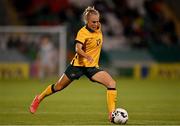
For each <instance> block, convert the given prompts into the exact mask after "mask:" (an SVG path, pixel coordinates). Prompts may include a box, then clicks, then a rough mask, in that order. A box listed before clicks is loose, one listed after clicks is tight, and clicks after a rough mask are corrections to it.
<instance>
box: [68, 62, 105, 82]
mask: <svg viewBox="0 0 180 126" xmlns="http://www.w3.org/2000/svg"><path fill="white" fill-rule="evenodd" d="M99 71H103V70H102V69H100V68H97V67H80V66H72V65H69V66H68V67H67V69H66V71H65V74H66V76H67V77H68V78H69V79H70V80H72V81H73V80H75V79H79V78H80V77H81V76H82V75H85V76H87V77H88V78H89V79H90V80H91V81H93V80H92V79H91V78H92V76H93V75H94V74H96V73H98V72H99Z"/></svg>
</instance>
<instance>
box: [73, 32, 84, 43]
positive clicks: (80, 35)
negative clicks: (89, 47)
mask: <svg viewBox="0 0 180 126" xmlns="http://www.w3.org/2000/svg"><path fill="white" fill-rule="evenodd" d="M75 40H76V41H78V42H80V43H82V44H84V42H85V41H86V35H85V33H84V32H83V31H82V30H80V31H79V32H78V33H77V36H76V39H75Z"/></svg>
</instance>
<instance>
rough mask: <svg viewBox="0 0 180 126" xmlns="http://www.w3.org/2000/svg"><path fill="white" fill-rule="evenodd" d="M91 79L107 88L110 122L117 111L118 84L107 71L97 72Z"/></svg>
mask: <svg viewBox="0 0 180 126" xmlns="http://www.w3.org/2000/svg"><path fill="white" fill-rule="evenodd" d="M91 79H92V80H93V81H96V82H99V83H101V84H103V85H104V86H105V87H106V88H107V106H108V112H109V120H110V121H111V120H112V118H111V113H112V112H113V111H114V110H115V107H116V100H117V91H116V82H115V81H114V79H113V78H112V77H111V76H110V75H109V74H108V73H107V72H106V71H100V72H97V73H96V74H94V75H93V76H92V77H91Z"/></svg>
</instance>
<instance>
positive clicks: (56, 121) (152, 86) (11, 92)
mask: <svg viewBox="0 0 180 126" xmlns="http://www.w3.org/2000/svg"><path fill="white" fill-rule="evenodd" d="M55 81H56V79H52V80H51V81H46V83H45V84H41V83H40V82H39V81H38V80H1V81H0V125H114V124H111V123H110V122H109V121H108V119H107V116H108V115H107V105H106V88H104V87H103V86H101V85H100V84H97V83H92V82H90V81H89V80H88V79H87V78H81V79H80V80H78V81H74V82H73V83H72V84H71V85H70V86H68V87H67V88H66V89H65V90H63V91H61V92H58V93H56V94H54V95H52V96H49V97H47V98H46V99H44V101H43V102H42V103H41V104H40V107H39V109H38V111H37V113H35V114H30V113H29V111H28V107H29V105H30V103H31V101H32V100H33V98H34V96H35V95H36V94H38V93H40V92H41V91H43V90H44V89H45V88H46V86H48V85H49V84H52V83H54V82H55ZM116 81H117V90H118V101H117V107H122V108H124V109H126V110H127V111H128V114H129V120H128V123H127V125H180V80H134V79H120V78H116Z"/></svg>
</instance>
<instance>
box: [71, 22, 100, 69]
mask: <svg viewBox="0 0 180 126" xmlns="http://www.w3.org/2000/svg"><path fill="white" fill-rule="evenodd" d="M75 40H76V42H79V43H81V44H82V45H83V47H82V49H83V51H84V52H85V53H86V54H87V55H89V56H91V57H92V58H93V62H92V63H90V62H88V61H87V59H86V58H85V57H83V56H81V55H79V54H78V53H76V54H75V56H74V58H73V60H72V61H71V65H73V66H82V67H99V57H100V52H101V48H102V43H103V35H102V31H101V28H99V29H97V30H96V31H92V30H91V29H89V28H88V27H87V26H84V27H82V28H81V29H80V30H79V31H78V33H77V36H76V39H75Z"/></svg>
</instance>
